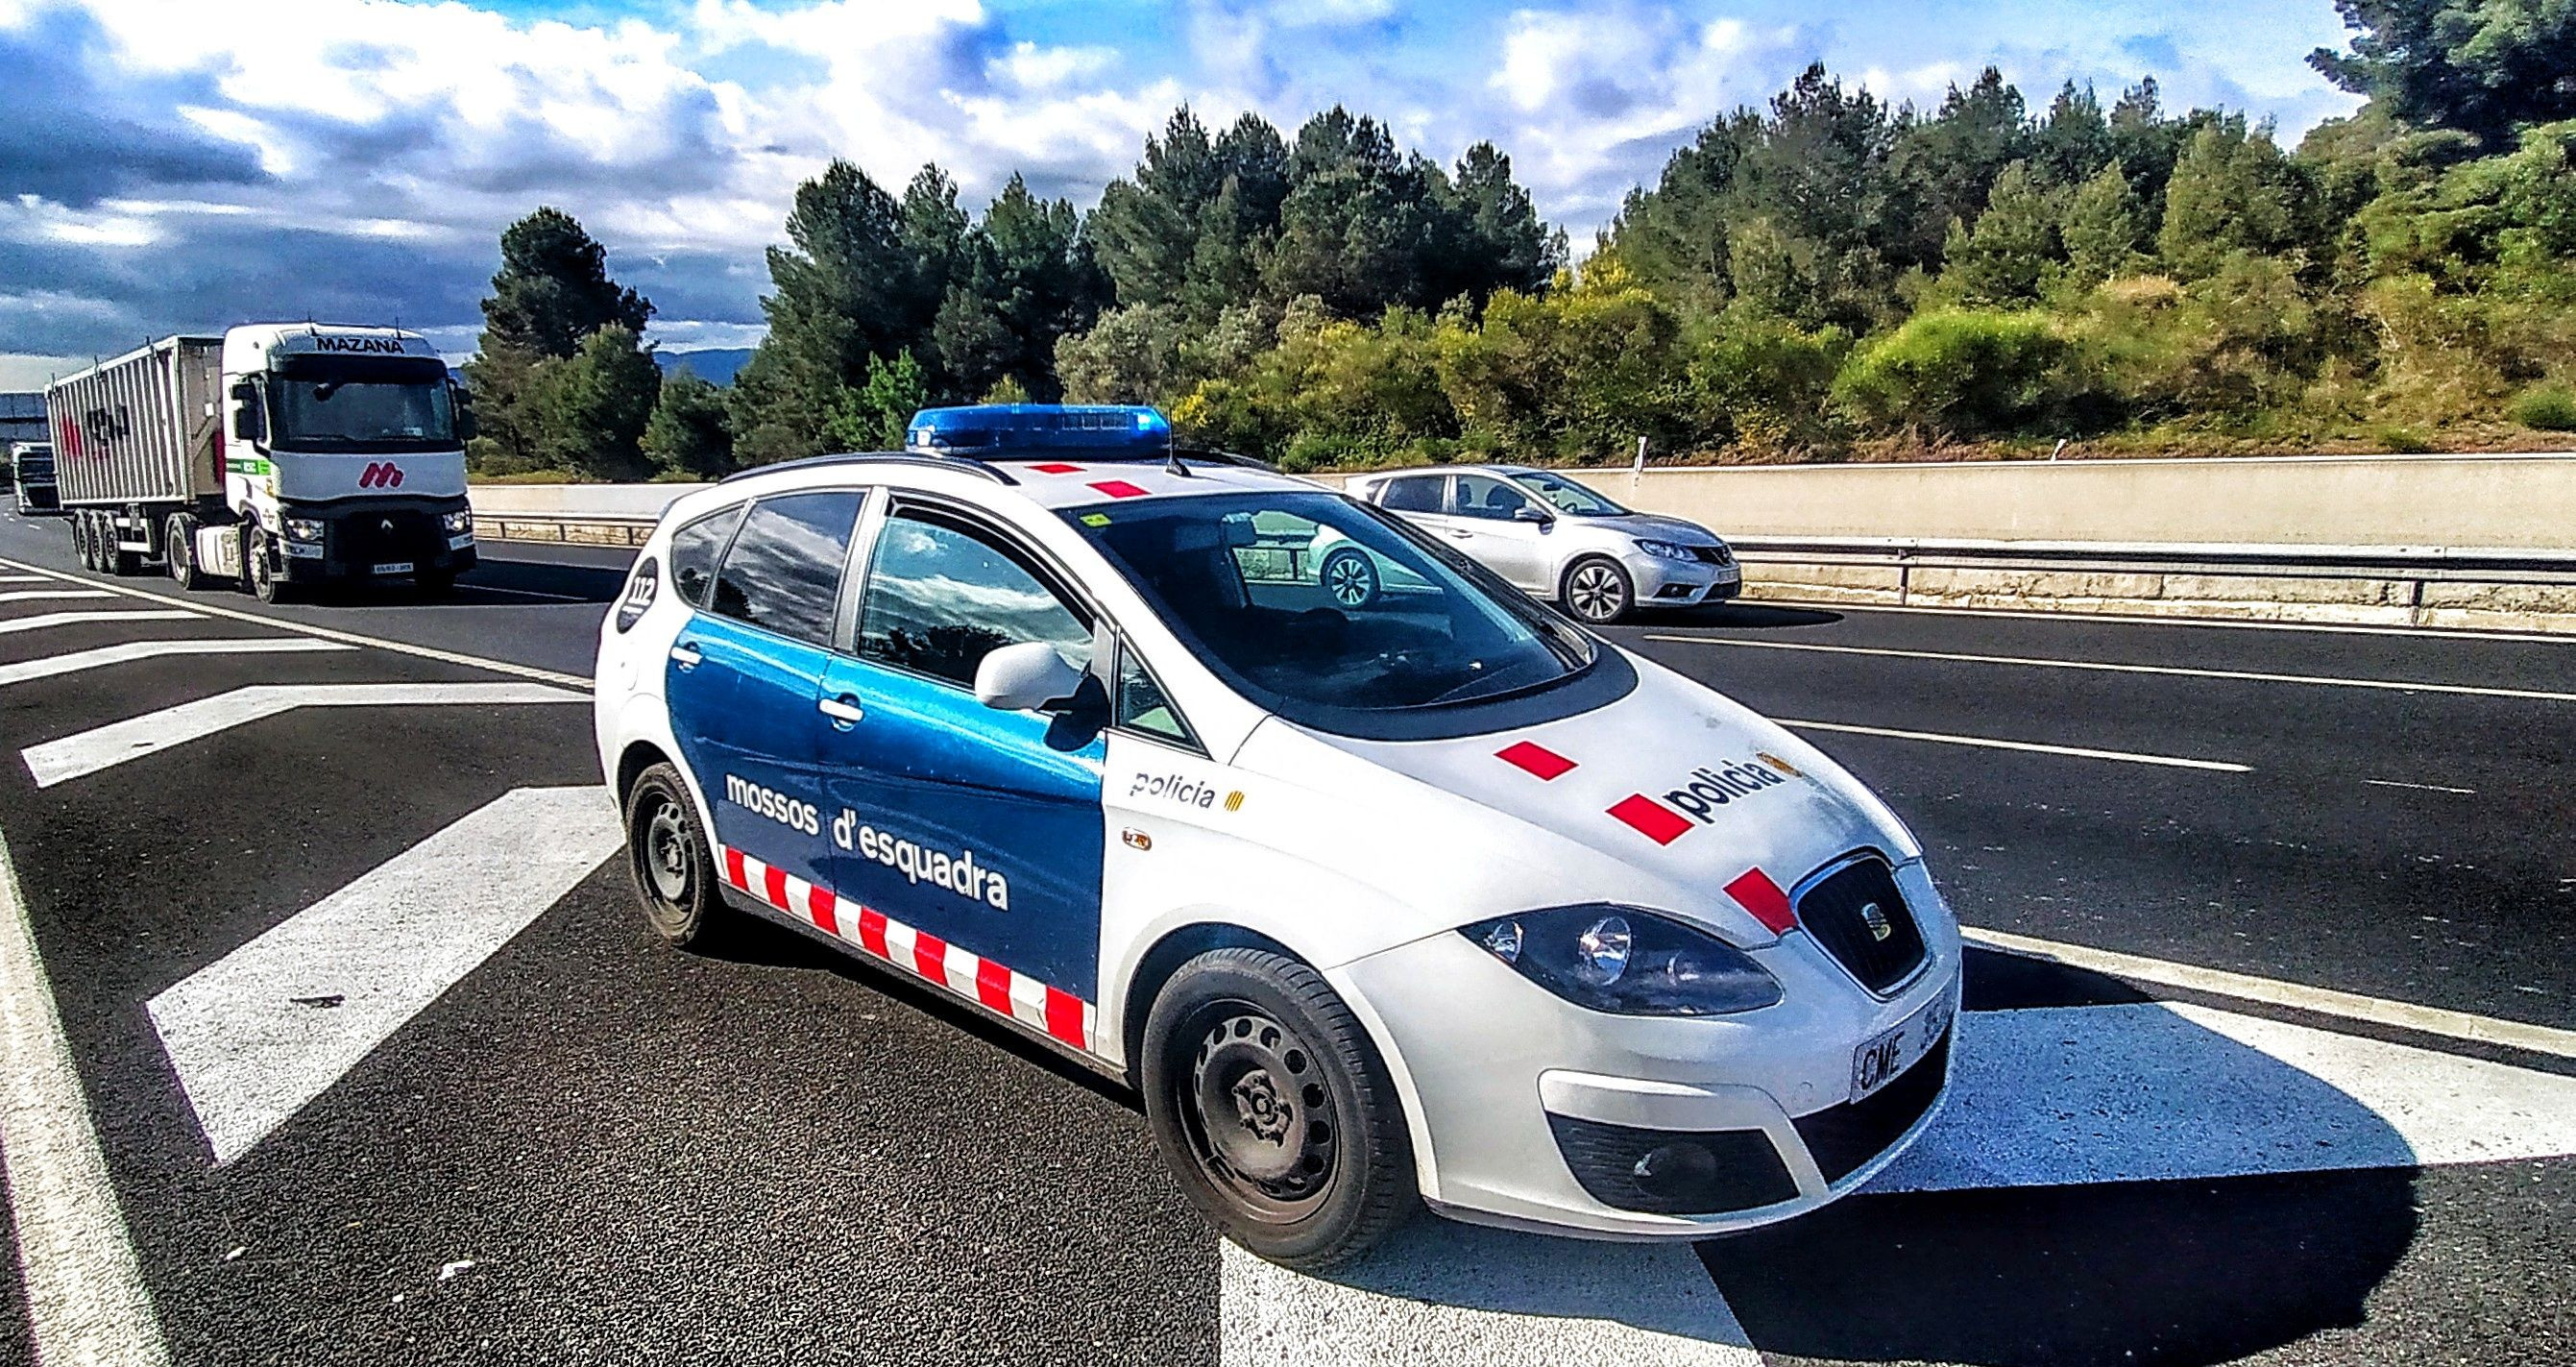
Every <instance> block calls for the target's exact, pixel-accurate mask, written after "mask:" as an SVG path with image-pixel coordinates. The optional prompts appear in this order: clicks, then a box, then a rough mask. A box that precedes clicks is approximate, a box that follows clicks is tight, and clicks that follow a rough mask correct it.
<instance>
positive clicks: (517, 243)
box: [465, 208, 653, 465]
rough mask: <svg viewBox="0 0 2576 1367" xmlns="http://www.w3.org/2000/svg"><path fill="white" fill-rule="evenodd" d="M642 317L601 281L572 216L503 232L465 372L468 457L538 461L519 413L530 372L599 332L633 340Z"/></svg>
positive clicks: (529, 422)
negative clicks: (470, 431)
mask: <svg viewBox="0 0 2576 1367" xmlns="http://www.w3.org/2000/svg"><path fill="white" fill-rule="evenodd" d="M652 316H653V305H652V302H651V301H650V300H647V299H645V298H644V297H643V296H642V295H639V294H637V293H636V292H635V291H633V290H631V289H628V288H625V287H624V286H621V285H619V284H618V283H617V282H616V281H615V280H613V279H611V278H609V274H608V252H607V250H606V249H605V248H603V247H601V246H600V245H599V243H598V241H596V240H595V239H593V238H592V237H591V235H590V234H589V233H588V232H586V231H584V230H583V228H582V226H581V223H580V222H579V220H577V219H575V218H574V217H573V216H572V215H570V214H567V213H565V212H563V211H562V210H560V209H554V208H540V209H538V210H537V211H536V212H535V213H532V214H529V215H528V216H527V217H525V218H522V219H520V220H519V221H518V222H516V223H513V224H511V225H510V226H509V227H508V228H506V229H504V230H503V231H502V233H501V269H500V270H499V271H498V272H497V273H496V274H494V275H493V277H492V293H491V294H490V296H488V297H487V298H485V299H484V300H483V335H482V337H481V338H480V339H479V342H478V344H477V347H476V350H475V355H474V359H472V360H470V361H468V362H466V364H465V378H466V383H467V384H468V385H470V386H471V387H472V389H473V391H474V414H475V420H476V425H477V427H478V429H479V435H478V436H477V439H476V442H475V445H476V447H477V449H478V451H490V452H494V453H497V454H499V455H501V456H503V457H506V458H507V459H508V460H509V461H510V462H511V463H514V464H520V465H525V464H527V463H529V462H533V461H537V460H539V459H540V457H539V453H538V451H537V449H536V447H537V440H538V434H537V432H536V428H535V423H534V420H533V419H532V417H531V416H530V414H529V413H528V411H527V405H528V402H529V395H530V384H531V379H532V375H533V372H534V370H535V369H536V367H537V365H538V364H539V363H540V362H543V361H547V360H567V359H569V358H571V357H572V356H573V355H574V353H576V352H577V351H579V350H580V348H581V344H582V341H583V339H585V338H587V337H589V336H590V335H591V334H593V333H595V332H598V331H599V330H600V329H601V328H604V327H609V326H618V327H623V328H625V329H626V330H627V331H628V332H629V333H640V332H642V331H643V329H644V324H645V322H646V320H648V319H650V318H651V317H652Z"/></svg>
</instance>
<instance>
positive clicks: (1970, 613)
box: [1736, 598, 2576, 646]
mask: <svg viewBox="0 0 2576 1367" xmlns="http://www.w3.org/2000/svg"><path fill="white" fill-rule="evenodd" d="M1736 606H1738V607H1747V608H1806V609H1811V610H1813V611H1817V612H1894V613H1909V614H1912V615H1915V616H1919V617H2006V618H2010V619H2012V620H2014V621H2019V622H2111V623H2115V624H2117V625H2120V626H2133V627H2173V628H2175V629H2177V630H2187V629H2197V628H2202V627H2212V628H2217V629H2219V630H2222V631H2304V632H2311V633H2315V634H2320V635H2327V636H2420V637H2425V638H2427V639H2431V640H2444V641H2510V642H2516V643H2520V644H2526V645H2543V646H2568V645H2576V636H2570V635H2567V634H2566V633H2564V632H2557V633H2552V632H2539V631H2487V630H2483V629H2480V628H2478V627H2395V626H2371V625H2367V624H2364V623H2358V622H2244V621H2236V620H2232V619H2229V618H2225V617H2183V616H2173V617H2159V616H2156V615H2155V614H2153V613H2143V612H2023V611H2016V610H2013V609H2008V608H1918V607H1898V606H1896V605H1895V604H1893V603H1834V602H1822V601H1818V600H1815V599H1807V598H1742V599H1738V600H1736Z"/></svg>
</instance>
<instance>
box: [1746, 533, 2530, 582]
mask: <svg viewBox="0 0 2576 1367" xmlns="http://www.w3.org/2000/svg"><path fill="white" fill-rule="evenodd" d="M1727 541H1728V542H1729V544H1731V545H1733V546H1734V547H1735V551H1736V557H1737V558H1738V559H1740V560H1744V561H1748V562H1751V563H1755V564H1764V563H1770V564H1800V565H1878V566H1889V567H1893V568H1896V569H1898V570H1899V571H1908V570H1913V569H1985V570H2030V571H2041V572H2045V571H2061V572H2079V573H2080V572H2086V571H2091V572H2097V573H2105V574H2209V575H2225V576H2231V577H2244V578H2297V579H2413V580H2422V581H2430V582H2444V581H2469V582H2475V583H2482V584H2576V549H2571V550H2493V549H2484V548H2470V547H2448V546H2288V545H2258V544H2230V543H2223V542H2181V543H2174V542H2102V541H1970V540H1937V539H1914V538H1907V537H1881V536H1850V537H1812V536H1795V537H1791V536H1730V537H1728V538H1727Z"/></svg>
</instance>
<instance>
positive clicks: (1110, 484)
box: [1091, 479, 1145, 498]
mask: <svg viewBox="0 0 2576 1367" xmlns="http://www.w3.org/2000/svg"><path fill="white" fill-rule="evenodd" d="M1091 487H1092V488H1094V489H1097V490H1099V491H1100V492H1102V493H1104V494H1107V495H1109V496H1110V497H1111V498H1143V497H1144V496H1145V491H1144V490H1142V489H1139V488H1137V487H1136V486H1135V485H1133V484H1130V483H1128V482H1127V481H1125V480H1123V479H1104V480H1102V481H1100V482H1099V483H1097V484H1094V485H1092V486H1091Z"/></svg>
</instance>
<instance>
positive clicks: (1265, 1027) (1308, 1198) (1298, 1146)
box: [1173, 1001, 1341, 1224]
mask: <svg viewBox="0 0 2576 1367" xmlns="http://www.w3.org/2000/svg"><path fill="white" fill-rule="evenodd" d="M1195 1021H1196V1029H1195V1034H1194V1037H1195V1040H1196V1044H1195V1052H1194V1053H1193V1054H1192V1055H1191V1057H1190V1061H1189V1065H1188V1067H1187V1068H1186V1069H1185V1070H1182V1071H1180V1072H1179V1073H1178V1074H1177V1075H1176V1076H1175V1077H1174V1079H1173V1090H1174V1091H1175V1092H1177V1093H1178V1095H1177V1096H1176V1097H1175V1098H1174V1100H1175V1101H1176V1102H1177V1103H1178V1104H1177V1106H1176V1107H1175V1109H1176V1110H1177V1111H1178V1112H1179V1114H1180V1116H1181V1118H1182V1126H1181V1127H1182V1129H1183V1131H1184V1132H1185V1133H1186V1134H1187V1136H1188V1139H1189V1145H1190V1150H1191V1157H1192V1158H1193V1159H1194V1160H1195V1161H1196V1162H1197V1163H1198V1166H1199V1169H1200V1171H1201V1172H1203V1173H1205V1174H1206V1176H1207V1178H1208V1181H1209V1182H1210V1183H1211V1184H1212V1185H1214V1186H1215V1187H1216V1188H1217V1190H1219V1191H1220V1192H1223V1193H1224V1194H1225V1196H1226V1197H1227V1198H1228V1199H1229V1200H1231V1201H1232V1202H1234V1203H1235V1204H1236V1205H1237V1206H1239V1207H1241V1208H1242V1209H1243V1210H1244V1211H1245V1212H1246V1213H1247V1214H1249V1215H1251V1216H1252V1217H1253V1218H1254V1219H1257V1220H1260V1221H1262V1222H1263V1223H1266V1224H1286V1223H1290V1222H1293V1221H1296V1220H1300V1219H1303V1218H1305V1217H1306V1216H1307V1215H1308V1214H1310V1213H1312V1212H1313V1211H1314V1210H1316V1209H1317V1208H1318V1207H1319V1206H1321V1205H1322V1204H1323V1203H1324V1202H1325V1200H1326V1199H1328V1198H1329V1197H1330V1196H1331V1195H1332V1193H1333V1191H1334V1190H1335V1189H1336V1188H1337V1187H1338V1186H1339V1185H1340V1180H1341V1163H1340V1152H1341V1124H1340V1121H1339V1118H1338V1117H1337V1116H1336V1115H1335V1113H1334V1109H1333V1097H1332V1091H1331V1088H1330V1087H1329V1086H1328V1085H1327V1084H1326V1082H1325V1079H1324V1069H1323V1065H1322V1063H1321V1061H1320V1059H1319V1058H1318V1057H1317V1055H1316V1053H1315V1050H1314V1048H1313V1047H1312V1046H1311V1045H1309V1044H1307V1043H1306V1041H1305V1040H1304V1039H1303V1038H1302V1037H1300V1036H1299V1035H1298V1034H1297V1032H1295V1031H1294V1030H1291V1029H1289V1028H1288V1027H1287V1026H1285V1025H1282V1024H1280V1023H1279V1022H1278V1021H1277V1020H1274V1019H1272V1018H1271V1017H1270V1015H1269V1014H1268V1013H1266V1012H1264V1011H1263V1010H1262V1009H1261V1008H1259V1007H1256V1006H1253V1005H1251V1004H1250V1003H1247V1002H1239V1001H1231V1002H1218V1003H1211V1004H1210V1005H1209V1006H1208V1007H1207V1008H1206V1009H1205V1010H1203V1011H1201V1012H1199V1013H1198V1015H1197V1016H1196V1017H1195Z"/></svg>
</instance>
